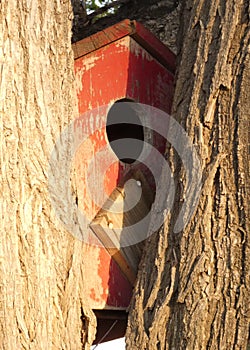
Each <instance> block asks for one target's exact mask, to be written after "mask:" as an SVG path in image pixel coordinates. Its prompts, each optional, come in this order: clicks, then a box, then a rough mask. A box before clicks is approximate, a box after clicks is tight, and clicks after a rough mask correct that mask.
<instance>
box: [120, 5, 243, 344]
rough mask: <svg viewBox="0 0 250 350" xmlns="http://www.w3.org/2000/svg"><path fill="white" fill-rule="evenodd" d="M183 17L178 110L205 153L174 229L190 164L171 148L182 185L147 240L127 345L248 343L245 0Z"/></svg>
mask: <svg viewBox="0 0 250 350" xmlns="http://www.w3.org/2000/svg"><path fill="white" fill-rule="evenodd" d="M180 23H181V30H180V34H179V35H180V44H179V48H180V52H179V56H178V71H177V81H176V92H175V99H174V104H173V115H174V116H175V118H176V119H177V120H178V121H179V123H180V124H181V125H182V126H183V127H184V128H185V130H186V131H187V133H188V135H189V136H190V139H191V140H192V142H193V143H194V145H195V146H196V149H197V151H198V153H199V155H200V159H201V164H202V171H203V189H202V193H201V196H200V199H199V205H198V207H197V210H196V212H195V213H194V215H193V217H192V219H191V221H190V222H189V224H188V225H187V227H186V228H185V229H184V230H183V231H182V232H181V233H179V234H174V233H173V224H174V222H175V220H176V218H177V216H178V212H179V210H180V207H181V203H182V202H183V200H184V198H185V197H184V193H185V191H184V188H185V171H184V169H182V166H181V162H180V160H179V159H178V156H177V155H176V153H175V152H174V150H173V148H171V147H170V150H169V157H168V161H169V162H170V164H171V167H172V171H173V173H174V175H175V180H176V184H177V186H178V188H179V190H178V191H177V197H176V202H175V208H174V209H175V210H173V211H172V212H171V214H170V215H169V216H168V217H166V221H165V224H164V228H162V229H161V230H160V232H159V233H158V234H156V235H154V236H152V237H151V238H150V239H149V240H148V242H147V244H146V247H145V250H144V255H143V257H142V261H141V264H140V270H139V273H138V279H137V283H136V286H135V291H134V296H133V300H132V303H131V307H130V313H129V323H128V329H127V335H126V343H127V348H128V349H130V350H131V349H147V350H155V349H178V350H179V349H190V350H194V349H213V350H214V349H220V350H221V349H226V350H228V349H246V348H247V341H248V336H249V333H248V332H249V317H250V315H249V311H250V310H249V305H250V296H249V267H250V260H249V231H248V234H247V230H248V229H249V212H248V211H247V209H248V200H249V186H248V181H249V172H248V171H249V168H248V161H249V159H248V149H247V147H248V134H247V133H248V132H249V119H250V112H249V111H250V99H249V91H250V55H249V40H250V36H249V2H248V1H243V0H240V1H238V0H237V1H235V0H228V1H219V0H202V1H191V0H187V1H185V2H184V3H183V6H182V9H181V20H180ZM181 184H182V185H181ZM161 186H164V182H163V181H162V183H161Z"/></svg>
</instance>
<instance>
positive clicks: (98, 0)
mask: <svg viewBox="0 0 250 350" xmlns="http://www.w3.org/2000/svg"><path fill="white" fill-rule="evenodd" d="M110 3H112V1H111V0H86V1H85V6H86V11H87V13H91V12H94V11H96V10H98V9H99V8H100V7H102V6H104V5H107V4H110Z"/></svg>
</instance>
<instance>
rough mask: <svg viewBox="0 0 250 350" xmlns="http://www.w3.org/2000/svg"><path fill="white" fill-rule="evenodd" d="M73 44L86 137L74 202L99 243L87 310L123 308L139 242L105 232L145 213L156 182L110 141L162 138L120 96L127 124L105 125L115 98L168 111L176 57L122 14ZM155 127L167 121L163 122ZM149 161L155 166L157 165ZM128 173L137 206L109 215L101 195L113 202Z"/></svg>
mask: <svg viewBox="0 0 250 350" xmlns="http://www.w3.org/2000/svg"><path fill="white" fill-rule="evenodd" d="M73 48H74V53H75V74H76V89H77V96H78V108H79V117H78V118H77V119H76V120H75V124H74V128H75V131H76V133H80V134H81V133H82V134H84V135H87V136H88V137H85V138H84V141H83V142H82V143H81V145H80V146H79V148H78V150H77V152H76V154H75V157H74V161H73V165H72V167H73V168H74V176H75V183H76V188H77V198H78V206H79V208H80V209H81V210H82V211H83V212H84V213H85V214H86V215H87V216H88V218H89V221H90V223H91V224H90V227H89V228H88V230H89V242H88V243H98V244H97V245H92V246H91V245H90V246H89V249H87V250H86V259H87V260H88V261H89V262H90V263H89V265H88V266H89V273H86V284H87V285H88V286H89V287H88V290H89V292H88V298H89V301H90V304H91V305H92V307H93V309H104V308H108V309H110V308H111V309H112V308H113V309H122V308H126V307H127V306H128V304H129V302H130V298H131V293H132V286H133V282H134V280H135V276H136V270H137V265H138V261H139V255H140V254H139V253H136V249H137V251H138V247H137V248H131V249H130V248H129V247H128V248H126V249H123V250H122V249H119V237H118V241H117V242H118V243H117V245H116V244H115V243H114V240H115V239H116V238H115V233H114V238H112V237H111V236H110V235H109V234H107V232H108V231H109V232H110V230H112V229H113V227H114V224H116V225H124V223H125V222H127V224H128V225H129V223H131V222H132V221H133V220H134V219H135V217H137V218H138V217H139V216H140V215H141V213H146V212H148V211H149V210H150V206H151V204H152V201H153V199H154V186H155V184H154V179H152V176H151V175H152V174H150V173H149V171H148V169H147V168H146V167H145V166H143V164H140V163H139V162H136V161H134V160H131V159H130V158H126V159H125V158H124V159H123V158H122V157H120V156H119V154H118V153H117V152H116V150H115V148H114V146H112V142H111V141H113V140H116V139H118V138H119V137H121V138H122V137H132V138H133V137H135V138H138V139H140V140H141V141H142V142H144V141H146V142H149V143H151V144H152V145H153V146H154V147H155V148H156V149H157V150H158V151H159V152H160V153H162V154H163V153H164V150H165V140H163V139H162V137H161V136H160V135H158V134H157V133H154V132H151V131H150V130H146V129H145V128H144V127H143V125H144V124H143V118H146V116H142V117H141V116H138V123H137V124H138V125H137V124H136V125H135V124H131V125H130V124H129V123H130V122H129V118H137V116H136V115H135V116H133V112H131V111H130V109H129V108H130V107H129V104H128V106H126V102H125V103H123V105H124V104H125V107H124V108H125V109H124V110H125V112H126V111H127V113H128V121H127V124H126V127H124V125H123V128H119V126H117V127H113V126H109V125H107V120H113V119H114V120H115V118H118V117H119V113H122V112H120V111H119V108H120V106H121V104H120V103H119V102H122V101H130V103H132V102H139V103H142V104H145V105H150V106H153V107H157V108H159V109H161V110H163V111H165V112H167V113H170V110H171V103H172V98H173V81H174V62H175V57H174V55H173V54H172V53H171V51H169V50H168V49H167V48H166V47H165V46H164V45H163V44H162V43H161V42H160V41H159V40H158V39H157V38H155V37H154V36H153V35H152V34H151V33H150V32H149V31H147V30H146V29H145V28H144V27H143V26H142V25H141V24H139V23H137V22H135V21H129V20H125V21H123V22H121V23H119V24H117V25H115V26H113V27H110V28H108V29H106V30H104V31H102V32H100V33H97V34H95V35H93V36H91V37H89V38H86V39H83V40H82V41H80V42H78V43H76V44H74V45H73ZM117 115H118V117H117ZM112 118H113V119H112ZM154 122H155V123H156V124H157V117H156V120H155V121H154ZM162 127H167V120H166V125H164V126H162ZM124 135H126V136H124ZM127 135H128V136H127ZM130 135H132V136H130ZM110 142H111V143H110ZM103 150H105V152H104V151H103ZM135 151H136V150H135ZM139 153H140V150H139ZM148 156H149V157H150V156H151V155H150V153H149V154H148ZM135 158H136V156H135ZM155 167H156V168H157V167H158V170H157V171H158V172H160V167H159V164H155ZM130 177H131V178H134V179H136V180H137V184H140V186H141V187H142V195H141V200H140V203H139V204H138V208H139V209H138V208H137V209H136V211H134V212H132V211H131V213H132V214H131V213H130V214H128V215H127V214H126V215H125V214H124V213H120V214H114V213H111V214H110V210H111V209H112V208H113V207H112V204H111V205H109V206H108V208H109V211H108V210H107V198H110V200H112V201H113V202H114V203H117V202H118V201H120V202H121V201H122V200H124V198H125V197H126V196H125V190H124V188H123V185H124V183H125V181H127V180H129V178H130ZM137 190H138V191H139V190H140V189H136V188H133V186H132V187H131V186H130V187H129V186H127V187H126V191H129V193H130V195H131V196H133V195H134V193H136V191H137ZM126 194H127V193H126ZM104 208H105V210H104ZM114 212H115V211H114ZM113 232H114V229H113ZM111 241H112V242H113V243H114V245H113V246H112V244H110V242H111ZM91 266H92V268H91Z"/></svg>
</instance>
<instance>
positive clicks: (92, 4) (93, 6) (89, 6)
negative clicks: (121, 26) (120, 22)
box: [82, 0, 119, 22]
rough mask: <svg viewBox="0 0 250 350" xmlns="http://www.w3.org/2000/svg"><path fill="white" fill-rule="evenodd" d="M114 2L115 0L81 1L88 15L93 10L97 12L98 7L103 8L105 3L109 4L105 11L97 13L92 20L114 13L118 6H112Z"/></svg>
mask: <svg viewBox="0 0 250 350" xmlns="http://www.w3.org/2000/svg"><path fill="white" fill-rule="evenodd" d="M115 2H116V1H112V0H85V1H83V0H82V3H84V6H85V9H86V12H87V14H88V15H89V14H91V13H94V12H98V10H99V9H101V8H105V7H106V6H107V5H111V6H109V8H108V9H107V10H106V11H103V12H101V13H99V14H97V15H96V16H95V20H94V22H95V21H96V20H98V19H99V18H101V17H105V16H107V15H110V14H113V13H115V12H116V11H117V10H118V8H119V6H117V5H114V6H112V3H115Z"/></svg>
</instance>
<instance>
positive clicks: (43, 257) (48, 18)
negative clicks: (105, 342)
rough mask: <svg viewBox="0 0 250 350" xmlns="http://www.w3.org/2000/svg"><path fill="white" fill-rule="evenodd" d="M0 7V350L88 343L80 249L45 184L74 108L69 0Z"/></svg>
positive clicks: (5, 0)
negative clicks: (57, 213)
mask: <svg viewBox="0 0 250 350" xmlns="http://www.w3.org/2000/svg"><path fill="white" fill-rule="evenodd" d="M0 10H1V12H0V43H1V44H0V64H1V73H0V91H1V97H0V127H1V146H0V147H1V160H0V167H1V175H0V176H1V194H2V196H3V198H2V199H1V241H0V349H4V350H14V349H57V350H58V349H83V344H85V348H86V349H88V348H89V347H90V343H91V342H92V340H93V337H94V335H95V333H94V332H91V331H90V332H87V330H88V329H89V330H90V329H94V328H95V324H94V323H95V319H94V318H92V317H91V311H90V310H89V309H88V307H87V305H85V301H84V279H83V275H84V273H85V272H84V270H83V265H82V261H83V260H84V259H83V257H84V250H83V249H82V243H81V242H80V241H78V240H76V239H75V238H73V237H72V236H71V235H70V234H69V233H68V232H66V231H65V230H64V229H63V227H62V226H61V224H60V223H59V221H58V220H57V218H56V217H55V214H54V212H53V210H52V208H51V204H50V197H49V194H48V186H47V180H48V171H47V169H48V159H49V156H50V152H51V150H52V148H53V145H54V143H55V141H56V139H57V137H58V136H59V134H60V132H61V130H62V129H63V128H64V127H65V126H66V125H68V124H69V122H70V120H72V119H73V118H75V117H76V116H77V110H76V106H77V102H76V101H77V100H76V95H75V89H74V75H73V54H72V50H71V21H72V14H71V5H70V0H68V1H67V0H66V1H57V0H52V1H46V0H32V1H28V0H20V1H14V0H2V1H1V3H0ZM84 315H85V316H84ZM88 320H91V322H92V323H91V322H90V323H89V321H88ZM88 326H89V327H88ZM87 336H88V337H87Z"/></svg>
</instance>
